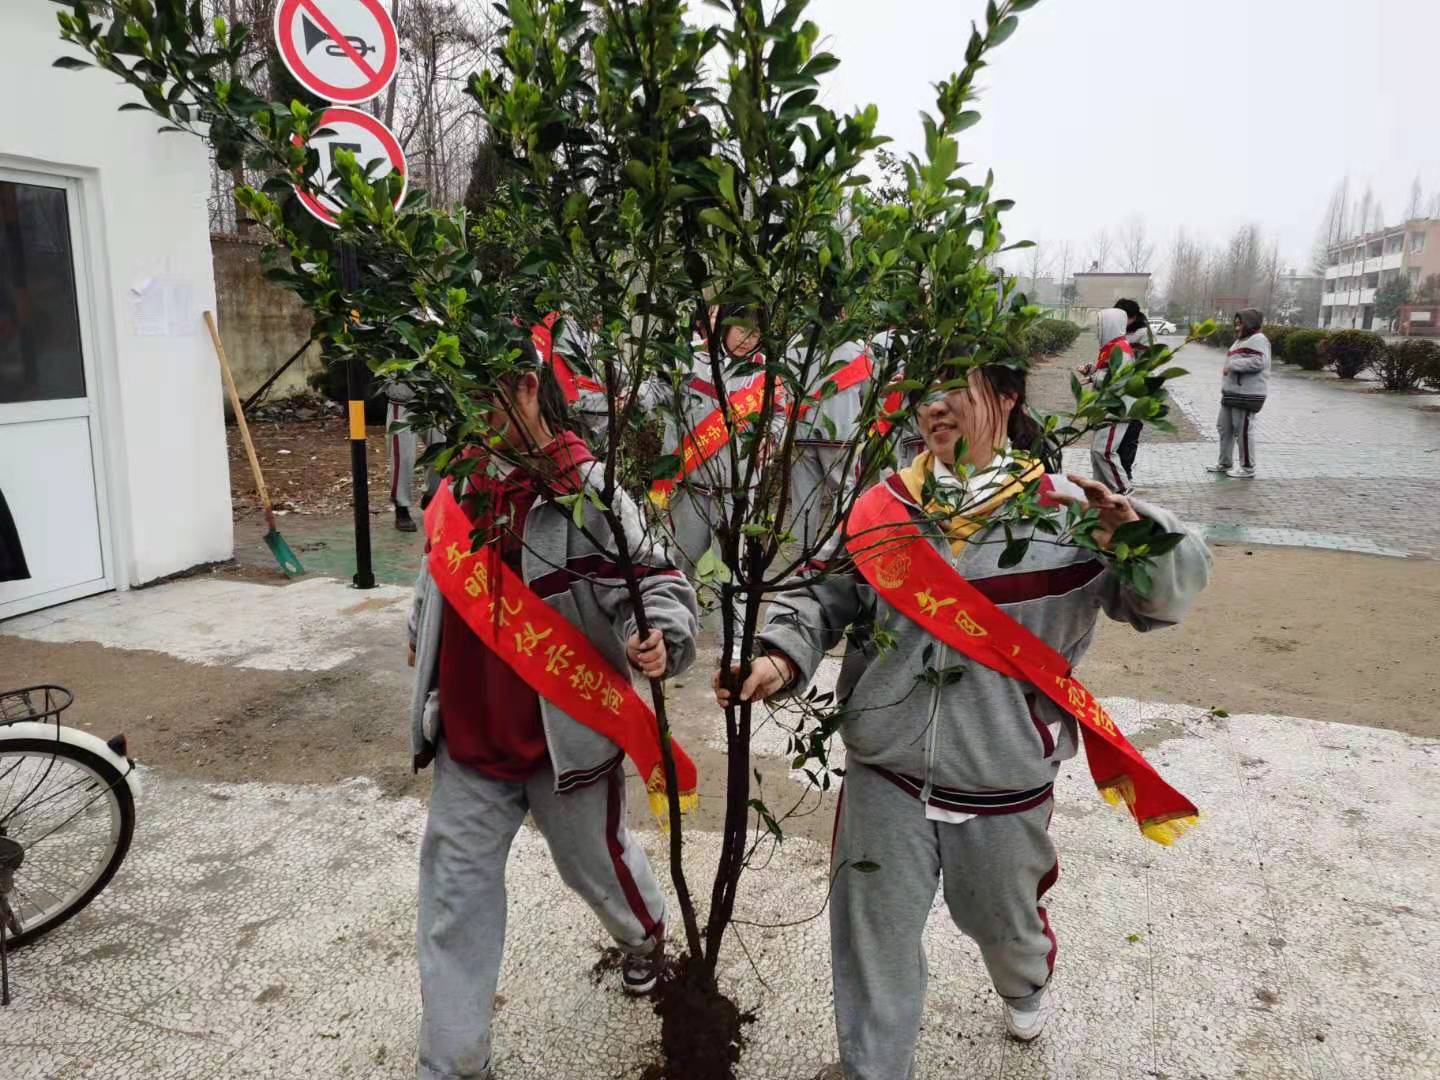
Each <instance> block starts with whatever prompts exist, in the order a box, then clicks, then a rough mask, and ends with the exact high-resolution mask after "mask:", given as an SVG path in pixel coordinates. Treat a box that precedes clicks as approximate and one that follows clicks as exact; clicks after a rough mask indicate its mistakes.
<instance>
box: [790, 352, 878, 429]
mask: <svg viewBox="0 0 1440 1080" xmlns="http://www.w3.org/2000/svg"><path fill="white" fill-rule="evenodd" d="M874 370H875V361H874V360H872V359H871V358H870V351H869V350H868V349H867V350H866V351H865V352H862V353H861V354H860V355H859V356H857V357H855V359H854V360H851V361H850V362H849V363H848V364H846V365H845V366H844V367H842V368H841V369H840V370H839V371H837V372H836V373H835V374H834V375H831V376H830V378H828V379H826V380H825V382H823V383H821V384H820V387H819V389H817V390H816V391H815V392H814V393H813V394H811V395H810V396H811V398H813V399H814V400H816V401H819V400H820V399H821V397H822V396H824V394H825V386H826V384H827V383H834V384H835V393H837V394H843V393H844V392H845V391H846V390H849V389H850V388H851V387H852V386H855V385H856V384H858V383H862V382H864V381H865V380H866V379H868V378H869V377H870V375H871V373H872V372H874ZM812 408H814V406H813V405H811V404H810V403H809V402H805V403H803V404H802V405H801V406H800V415H801V416H804V415H805V414H806V413H808V412H809V411H810V410H811V409H812Z"/></svg>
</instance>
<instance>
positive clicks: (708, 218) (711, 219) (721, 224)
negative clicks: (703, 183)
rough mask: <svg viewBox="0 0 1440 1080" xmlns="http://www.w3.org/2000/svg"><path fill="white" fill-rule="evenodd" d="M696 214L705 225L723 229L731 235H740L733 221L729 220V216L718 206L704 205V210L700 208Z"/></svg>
mask: <svg viewBox="0 0 1440 1080" xmlns="http://www.w3.org/2000/svg"><path fill="white" fill-rule="evenodd" d="M697 216H698V217H699V219H700V220H701V221H703V222H704V223H705V224H706V225H710V226H712V227H714V228H717V229H723V230H725V231H726V232H728V233H730V234H731V235H732V236H739V235H740V230H739V229H737V228H736V227H735V223H734V222H733V221H731V220H730V216H729V215H728V214H726V213H725V212H724V211H723V210H721V209H720V208H719V207H715V206H710V207H706V208H705V209H704V210H701V211H700V213H699V214H698V215H697Z"/></svg>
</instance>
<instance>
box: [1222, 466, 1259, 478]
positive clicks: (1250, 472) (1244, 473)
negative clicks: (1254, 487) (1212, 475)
mask: <svg viewBox="0 0 1440 1080" xmlns="http://www.w3.org/2000/svg"><path fill="white" fill-rule="evenodd" d="M1225 475H1226V476H1233V477H1234V478H1235V479H1236V480H1254V479H1255V470H1254V469H1243V468H1242V469H1231V470H1230V471H1229V472H1228V473H1226V474H1225Z"/></svg>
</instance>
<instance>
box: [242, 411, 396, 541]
mask: <svg viewBox="0 0 1440 1080" xmlns="http://www.w3.org/2000/svg"><path fill="white" fill-rule="evenodd" d="M247 419H248V418H247ZM249 423H250V437H251V439H253V440H254V442H255V455H256V457H258V458H259V459H260V471H261V472H263V473H264V474H265V483H266V485H267V486H268V487H269V489H270V497H271V498H272V499H273V500H274V501H275V508H276V509H277V510H284V511H286V512H290V513H297V514H345V513H347V512H348V511H349V509H350V506H351V498H350V488H351V484H350V439H349V426H348V424H347V422H346V420H345V418H344V417H343V416H336V415H333V414H330V413H324V414H321V415H316V416H313V417H310V418H307V419H296V418H295V417H294V416H293V415H286V416H283V417H279V418H276V419H265V418H264V417H256V418H255V419H251V420H250V421H249ZM225 437H226V441H227V443H228V445H229V450H230V500H231V504H232V505H233V506H234V508H235V512H236V513H237V514H239V513H242V512H245V511H249V510H254V509H256V508H258V507H259V505H260V501H259V498H258V496H257V495H256V494H255V479H254V477H253V476H252V475H251V472H250V461H249V459H248V458H247V457H246V456H245V444H244V442H243V441H242V440H241V438H240V429H239V428H237V427H236V426H235V425H234V424H230V425H229V426H227V427H226V429H225ZM385 441H386V435H385V431H384V429H383V428H382V427H379V426H371V427H369V428H367V429H366V444H367V446H366V448H367V451H368V455H367V457H368V461H369V463H370V503H371V506H372V507H376V506H379V507H388V506H389V503H390V459H389V455H388V452H387V450H386V446H385ZM416 490H417V492H418V488H417V489H416ZM284 530H285V525H284V517H283V516H282V517H281V522H280V531H281V532H284Z"/></svg>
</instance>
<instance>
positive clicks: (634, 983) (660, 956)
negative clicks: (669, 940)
mask: <svg viewBox="0 0 1440 1080" xmlns="http://www.w3.org/2000/svg"><path fill="white" fill-rule="evenodd" d="M664 967H665V942H664V940H663V939H661V940H660V941H657V942H656V943H655V947H654V948H653V949H651V950H650V951H649V952H648V953H646V954H645V955H644V956H636V955H633V954H628V953H627V954H626V956H625V960H624V961H623V962H622V963H621V965H620V980H621V981H620V985H621V988H622V989H623V990H624V991H625V993H627V994H629V995H630V996H631V997H644V996H645V995H646V994H648V993H650V992H651V991H652V990H654V989H655V984H656V983H657V982H659V981H660V972H661V970H662V969H663V968H664Z"/></svg>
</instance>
